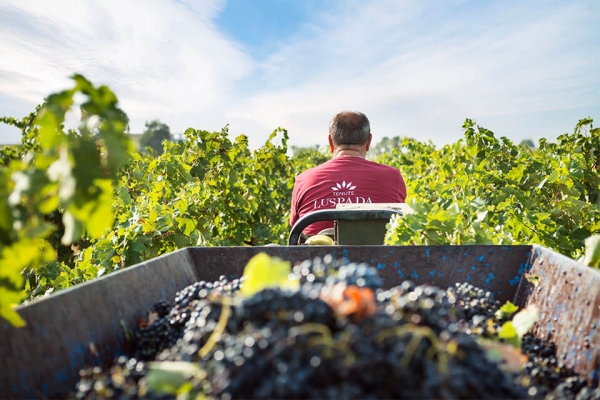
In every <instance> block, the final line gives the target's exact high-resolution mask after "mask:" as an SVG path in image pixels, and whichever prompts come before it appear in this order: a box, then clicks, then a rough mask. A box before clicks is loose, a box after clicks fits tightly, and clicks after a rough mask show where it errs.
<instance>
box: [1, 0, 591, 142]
mask: <svg viewBox="0 0 600 400" xmlns="http://www.w3.org/2000/svg"><path fill="white" fill-rule="evenodd" d="M328 4H329V6H328V11H327V13H325V12H323V13H322V14H321V15H316V16H314V19H313V20H310V21H306V24H305V25H304V27H303V28H302V29H301V30H300V31H298V32H297V33H296V34H295V35H293V36H292V37H291V38H287V39H285V40H281V41H279V43H284V44H283V45H282V46H281V47H280V48H276V50H275V51H274V52H273V53H271V54H270V55H269V56H268V57H267V58H266V59H253V58H252V57H251V55H250V54H247V53H245V52H244V50H243V49H244V47H243V44H241V43H235V42H232V41H231V39H228V38H227V37H225V36H223V35H222V34H221V33H220V32H219V31H218V29H217V28H216V25H215V21H214V18H215V17H216V16H217V15H218V12H219V10H221V9H222V8H223V6H224V2H223V1H222V0H214V1H202V2H200V1H193V0H185V1H183V0H180V1H171V2H167V1H158V0H155V1H150V0H148V1H144V2H142V1H120V2H117V1H114V0H110V1H102V2H100V1H92V0H87V1H66V0H64V1H63V2H58V3H57V2H52V3H49V2H45V1H42V0H37V1H27V2H23V1H15V0H7V1H5V2H4V3H3V4H2V5H1V6H0V22H1V23H0V37H2V38H3V39H2V46H0V106H3V107H4V106H5V105H7V106H8V107H9V108H8V110H9V111H11V112H14V110H16V108H15V107H17V106H18V107H24V106H25V105H26V106H27V107H28V108H26V109H24V110H23V111H22V112H21V114H20V115H24V114H25V113H27V112H29V111H30V110H32V109H33V107H34V106H35V104H37V103H38V102H40V100H41V99H42V98H43V97H44V96H45V95H47V94H49V93H50V92H52V91H55V90H59V89H63V88H65V87H68V86H69V85H70V83H69V82H68V80H67V79H66V77H67V76H68V75H70V74H72V73H74V72H81V73H83V74H84V75H86V76H87V77H88V78H89V79H91V80H92V82H94V83H95V84H101V83H102V84H108V85H109V86H110V87H111V89H113V90H114V91H115V92H116V93H117V95H118V96H119V99H120V101H121V106H122V108H123V109H124V110H125V111H126V112H127V113H128V114H129V116H130V118H131V119H132V121H131V122H132V130H133V131H138V132H139V131H141V130H143V125H144V122H145V121H147V120H151V119H155V118H159V119H161V120H162V121H163V122H165V123H167V124H168V125H169V126H171V130H172V131H173V132H181V131H183V130H184V129H185V128H187V127H190V126H191V127H194V128H198V129H206V130H219V129H221V128H222V127H223V126H224V125H225V124H227V123H230V124H231V129H230V131H231V133H232V135H237V134H239V133H246V134H248V135H249V136H250V138H251V144H253V145H254V146H257V145H260V144H261V143H262V142H264V140H266V138H267V137H268V135H269V134H270V132H272V131H273V130H274V129H275V128H277V127H278V126H281V127H284V128H287V129H288V130H289V132H290V135H291V140H290V142H291V144H295V145H313V144H316V143H325V137H326V134H327V125H328V122H329V119H330V118H331V117H332V116H333V115H334V114H335V113H336V112H338V111H340V110H343V109H358V110H361V111H363V112H365V113H366V114H367V115H368V116H369V118H370V119H371V125H372V128H373V132H374V135H375V140H376V141H377V140H378V139H380V138H381V137H383V136H395V135H406V136H411V137H415V138H418V139H421V140H432V141H434V142H435V143H436V144H444V143H449V142H453V141H455V140H457V139H458V138H460V137H461V136H462V135H461V125H462V122H463V120H464V119H465V118H467V117H469V118H474V119H476V120H477V121H478V122H479V123H481V124H482V125H484V126H486V127H487V128H489V129H491V130H493V131H495V132H496V133H497V134H501V135H506V136H509V137H511V138H512V139H513V140H520V139H524V138H532V139H536V138H539V137H541V136H546V137H550V136H552V135H556V134H559V133H562V132H566V131H569V130H571V129H572V126H573V125H574V124H575V122H576V120H577V119H578V118H581V117H584V116H587V115H589V114H592V117H593V116H594V115H593V113H594V112H595V113H596V115H595V116H596V117H597V118H598V115H597V113H598V111H600V96H599V95H598V91H599V89H600V77H599V75H598V74H597V73H596V69H597V63H598V57H597V54H599V53H600V48H599V46H600V44H599V42H598V41H597V40H595V41H594V38H593V37H592V35H593V34H592V32H594V31H593V29H594V27H595V26H597V24H598V23H599V22H600V20H599V17H598V15H599V14H600V13H599V12H598V11H600V7H599V6H598V5H597V3H596V2H594V1H581V2H569V3H561V2H555V3H549V2H546V1H534V2H516V1H510V2H506V1H497V2H485V3H484V2H478V1H454V2H426V1H416V0H414V1H410V0H406V1H397V0H380V1H372V2H364V1H344V2H339V4H337V3H331V2H330V3H328ZM13 100H14V101H13ZM19 109H20V108H19ZM11 115H14V116H19V114H14V113H13V114H11ZM0 132H1V131H0Z"/></svg>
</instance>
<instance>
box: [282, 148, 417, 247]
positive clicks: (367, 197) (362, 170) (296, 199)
mask: <svg viewBox="0 0 600 400" xmlns="http://www.w3.org/2000/svg"><path fill="white" fill-rule="evenodd" d="M405 199H406V184H405V183H404V179H403V178H402V175H401V174H400V172H399V171H398V170H397V169H396V168H393V167H390V166H387V165H383V164H377V163H375V162H372V161H369V160H366V159H365V158H362V157H351V156H342V157H335V158H333V159H332V160H329V161H327V162H326V163H324V164H321V165H319V166H317V167H315V168H311V169H309V170H307V171H304V172H303V173H301V174H300V175H298V177H297V178H296V183H295V185H294V191H293V194H292V211H291V218H290V224H291V225H294V224H295V223H296V221H297V220H298V219H299V218H300V217H302V216H304V215H306V214H308V213H311V212H313V211H317V210H324V209H333V208H335V207H336V206H337V204H338V203H403V202H404V201H405ZM331 227H333V222H316V223H314V224H312V225H310V226H309V227H307V228H306V229H305V230H304V233H305V234H307V235H309V236H310V235H315V234H317V233H319V232H320V231H321V230H323V229H326V228H331Z"/></svg>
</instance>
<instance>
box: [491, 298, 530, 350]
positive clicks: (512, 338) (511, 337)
mask: <svg viewBox="0 0 600 400" xmlns="http://www.w3.org/2000/svg"><path fill="white" fill-rule="evenodd" d="M537 320H538V310H537V307H536V306H535V305H534V304H532V305H529V306H527V307H526V308H524V309H523V310H522V311H520V312H518V313H517V314H516V315H515V316H514V317H513V319H512V321H509V322H505V323H504V325H502V329H501V330H500V332H499V333H498V337H499V338H500V339H504V340H505V341H506V342H507V343H509V344H512V345H513V346H515V347H519V348H520V347H521V339H522V338H523V336H524V335H525V334H526V333H527V332H528V331H529V330H530V329H531V327H532V326H533V325H534V324H535V322H536V321H537Z"/></svg>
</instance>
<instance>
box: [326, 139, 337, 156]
mask: <svg viewBox="0 0 600 400" xmlns="http://www.w3.org/2000/svg"><path fill="white" fill-rule="evenodd" d="M327 139H329V149H330V150H331V152H332V153H333V150H334V149H335V146H334V145H333V139H331V135H327Z"/></svg>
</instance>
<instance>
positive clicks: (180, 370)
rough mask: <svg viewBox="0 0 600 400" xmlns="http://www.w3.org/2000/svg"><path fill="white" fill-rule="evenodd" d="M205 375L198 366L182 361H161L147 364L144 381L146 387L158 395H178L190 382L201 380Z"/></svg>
mask: <svg viewBox="0 0 600 400" xmlns="http://www.w3.org/2000/svg"><path fill="white" fill-rule="evenodd" d="M205 376H206V373H205V372H204V371H203V370H202V369H200V367H199V366H198V364H195V363H191V362H184V361H161V362H150V363H148V373H147V374H146V381H147V382H148V387H149V388H150V389H151V390H152V391H154V392H158V393H167V394H178V393H182V392H183V391H185V389H186V386H187V387H189V388H190V389H191V386H189V385H187V384H188V383H189V382H190V380H192V379H194V378H196V379H203V378H204V377H205Z"/></svg>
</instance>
